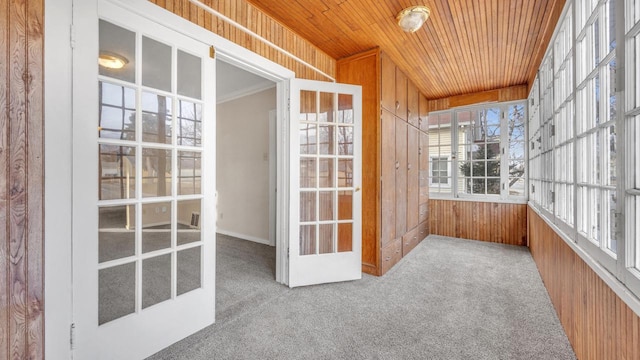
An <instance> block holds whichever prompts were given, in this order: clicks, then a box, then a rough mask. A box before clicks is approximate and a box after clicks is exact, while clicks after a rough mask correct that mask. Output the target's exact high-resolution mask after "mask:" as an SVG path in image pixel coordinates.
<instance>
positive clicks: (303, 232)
mask: <svg viewBox="0 0 640 360" xmlns="http://www.w3.org/2000/svg"><path fill="white" fill-rule="evenodd" d="M315 253H316V226H315V225H301V226H300V255H313V254H315Z"/></svg>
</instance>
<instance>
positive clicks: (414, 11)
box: [396, 6, 431, 32]
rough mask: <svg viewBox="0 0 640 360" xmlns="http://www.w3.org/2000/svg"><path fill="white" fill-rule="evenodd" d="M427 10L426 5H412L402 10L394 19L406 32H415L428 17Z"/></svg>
mask: <svg viewBox="0 0 640 360" xmlns="http://www.w3.org/2000/svg"><path fill="white" fill-rule="evenodd" d="M430 13H431V10H429V8H428V7H426V6H412V7H408V8H406V9H404V10H402V11H401V12H400V13H399V14H398V16H396V19H397V20H398V25H399V26H400V28H402V30H404V31H406V32H416V31H418V29H420V28H421V27H422V25H423V24H424V23H425V21H427V19H428V18H429V14H430Z"/></svg>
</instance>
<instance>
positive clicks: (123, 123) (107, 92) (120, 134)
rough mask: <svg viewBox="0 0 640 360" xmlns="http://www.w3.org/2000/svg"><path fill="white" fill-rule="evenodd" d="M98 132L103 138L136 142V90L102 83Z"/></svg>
mask: <svg viewBox="0 0 640 360" xmlns="http://www.w3.org/2000/svg"><path fill="white" fill-rule="evenodd" d="M99 90H100V91H99V97H100V111H99V112H98V115H99V117H98V121H99V123H98V130H99V136H100V137H101V138H108V139H119V140H130V141H135V140H136V126H135V123H136V109H135V100H136V99H135V97H136V94H135V90H134V89H131V88H128V87H124V86H119V85H114V84H109V83H106V82H100V88H99Z"/></svg>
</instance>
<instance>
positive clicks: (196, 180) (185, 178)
mask: <svg viewBox="0 0 640 360" xmlns="http://www.w3.org/2000/svg"><path fill="white" fill-rule="evenodd" d="M201 156H202V154H201V153H199V152H191V151H178V195H198V194H201V193H202V190H201V181H200V180H201V178H202V168H201Z"/></svg>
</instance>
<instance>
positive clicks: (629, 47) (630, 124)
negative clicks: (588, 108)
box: [604, 0, 640, 295]
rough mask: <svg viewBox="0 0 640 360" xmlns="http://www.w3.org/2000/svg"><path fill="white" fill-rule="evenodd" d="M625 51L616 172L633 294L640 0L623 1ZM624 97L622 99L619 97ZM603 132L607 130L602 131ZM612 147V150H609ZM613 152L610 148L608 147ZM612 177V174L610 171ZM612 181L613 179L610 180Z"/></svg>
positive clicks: (639, 266) (639, 275) (638, 224)
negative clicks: (622, 157) (619, 162)
mask: <svg viewBox="0 0 640 360" xmlns="http://www.w3.org/2000/svg"><path fill="white" fill-rule="evenodd" d="M625 6H626V8H625V9H624V14H625V24H624V29H625V30H624V32H625V42H624V44H625V46H626V49H625V52H626V64H625V65H626V66H625V68H626V72H627V73H626V79H625V81H626V88H625V90H626V98H625V99H626V104H625V105H626V106H625V107H624V109H625V116H624V120H623V127H622V129H624V131H623V132H621V134H620V135H621V137H623V136H624V135H625V134H626V138H625V139H624V142H623V143H624V144H625V149H620V151H624V150H626V151H624V153H625V154H627V158H626V159H625V163H624V164H623V165H624V166H622V167H623V169H618V171H616V172H615V175H620V173H621V171H620V170H624V169H627V173H626V174H624V176H620V178H619V179H620V180H621V181H622V182H623V184H624V187H623V188H624V189H625V192H624V194H622V196H621V198H620V199H621V200H623V201H624V205H625V206H624V214H625V220H626V221H625V222H626V224H627V226H626V229H624V231H623V230H622V229H621V231H620V233H624V234H625V238H626V239H630V241H631V243H630V244H629V246H628V247H627V249H629V253H628V254H627V257H628V261H627V264H629V265H630V266H629V272H630V273H631V276H630V281H629V283H633V289H634V290H636V295H638V294H639V293H640V281H639V279H640V239H639V238H640V125H639V124H640V91H639V90H638V88H637V84H639V83H640V27H639V26H638V24H640V0H627V1H625ZM620 25H622V24H620ZM620 100H623V99H620ZM604 133H605V134H607V133H606V130H605V131H604ZM613 136H615V134H614V133H612V132H609V147H611V143H612V142H614V139H613V138H612V137H613ZM609 150H611V149H609ZM611 151H613V150H611ZM609 177H610V178H611V177H612V175H611V174H609ZM612 180H613V179H612ZM623 245H624V244H617V246H618V248H619V249H623Z"/></svg>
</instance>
